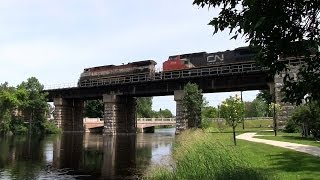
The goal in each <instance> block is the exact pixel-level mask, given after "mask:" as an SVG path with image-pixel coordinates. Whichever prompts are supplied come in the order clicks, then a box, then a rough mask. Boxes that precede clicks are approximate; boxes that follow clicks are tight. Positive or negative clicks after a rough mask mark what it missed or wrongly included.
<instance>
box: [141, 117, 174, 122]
mask: <svg viewBox="0 0 320 180" xmlns="http://www.w3.org/2000/svg"><path fill="white" fill-rule="evenodd" d="M137 121H151V122H153V121H176V118H137Z"/></svg>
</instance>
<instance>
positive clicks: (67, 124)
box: [53, 98, 84, 132]
mask: <svg viewBox="0 0 320 180" xmlns="http://www.w3.org/2000/svg"><path fill="white" fill-rule="evenodd" d="M53 103H54V106H55V111H54V119H55V121H56V123H57V126H58V128H60V129H62V131H63V132H83V108H84V102H83V100H79V99H64V98H54V101H53Z"/></svg>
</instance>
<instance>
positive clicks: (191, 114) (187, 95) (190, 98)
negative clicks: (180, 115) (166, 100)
mask: <svg viewBox="0 0 320 180" xmlns="http://www.w3.org/2000/svg"><path fill="white" fill-rule="evenodd" d="M183 91H184V96H183V100H182V104H183V107H184V108H185V110H186V117H187V119H188V126H189V127H192V128H193V127H195V128H198V127H201V120H202V119H201V108H202V107H203V103H204V100H203V97H202V91H201V90H200V89H199V87H198V85H197V84H193V83H188V84H186V85H185V87H184V89H183Z"/></svg>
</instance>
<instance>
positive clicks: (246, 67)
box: [44, 58, 303, 90]
mask: <svg viewBox="0 0 320 180" xmlns="http://www.w3.org/2000/svg"><path fill="white" fill-rule="evenodd" d="M286 60H287V61H289V63H288V64H289V65H291V66H298V65H301V64H302V62H303V61H302V59H301V58H300V59H299V58H291V59H286ZM266 70H268V69H267V68H262V67H259V66H257V65H256V63H255V62H244V63H240V64H226V65H221V66H211V67H204V68H199V69H183V70H178V71H168V72H164V71H162V72H157V73H155V74H154V75H151V74H149V73H142V74H132V75H128V76H125V75H123V76H117V77H112V78H110V77H107V78H106V79H91V80H90V81H85V82H81V83H80V84H78V83H66V84H58V85H50V86H45V88H44V89H45V90H50V89H63V88H73V87H79V86H80V87H94V86H105V85H111V84H126V83H135V82H146V81H158V80H170V79H179V78H192V77H205V76H220V75H228V74H229V75H231V74H241V73H250V72H259V71H266Z"/></svg>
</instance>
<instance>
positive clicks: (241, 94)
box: [240, 91, 245, 129]
mask: <svg viewBox="0 0 320 180" xmlns="http://www.w3.org/2000/svg"><path fill="white" fill-rule="evenodd" d="M240 97H241V103H243V100H242V91H240ZM243 107H244V106H243ZM244 108H245V107H244ZM243 116H244V115H243ZM243 116H242V129H244V117H243Z"/></svg>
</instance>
